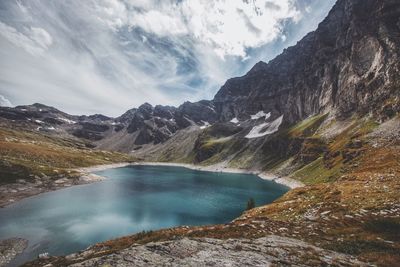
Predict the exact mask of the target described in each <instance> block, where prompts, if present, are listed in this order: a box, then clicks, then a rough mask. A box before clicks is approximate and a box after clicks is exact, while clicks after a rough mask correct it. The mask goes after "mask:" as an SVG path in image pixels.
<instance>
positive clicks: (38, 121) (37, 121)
mask: <svg viewBox="0 0 400 267" xmlns="http://www.w3.org/2000/svg"><path fill="white" fill-rule="evenodd" d="M35 122H36V123H40V124H42V123H43V121H40V120H35Z"/></svg>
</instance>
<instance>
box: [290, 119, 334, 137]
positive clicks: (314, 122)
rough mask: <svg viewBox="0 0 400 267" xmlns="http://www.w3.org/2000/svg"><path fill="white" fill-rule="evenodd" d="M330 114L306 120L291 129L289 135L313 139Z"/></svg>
mask: <svg viewBox="0 0 400 267" xmlns="http://www.w3.org/2000/svg"><path fill="white" fill-rule="evenodd" d="M328 115H329V114H321V115H316V116H313V117H310V118H308V119H305V120H303V121H301V122H299V123H297V124H296V125H294V126H292V127H291V128H289V131H288V134H289V136H291V137H300V136H308V137H311V136H312V135H313V134H314V133H315V132H316V131H317V130H318V128H319V127H320V126H321V124H322V123H323V122H324V121H325V119H326V118H327V117H328Z"/></svg>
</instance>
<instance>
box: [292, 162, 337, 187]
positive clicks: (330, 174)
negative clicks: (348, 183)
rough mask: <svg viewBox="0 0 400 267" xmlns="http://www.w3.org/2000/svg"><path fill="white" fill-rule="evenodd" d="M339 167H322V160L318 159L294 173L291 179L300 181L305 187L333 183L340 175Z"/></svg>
mask: <svg viewBox="0 0 400 267" xmlns="http://www.w3.org/2000/svg"><path fill="white" fill-rule="evenodd" d="M340 169H341V166H340V165H337V166H334V167H333V168H331V169H328V168H326V167H325V166H324V162H323V158H322V157H320V158H318V159H316V160H315V161H313V162H311V163H310V164H308V165H306V166H304V167H303V168H301V169H300V170H297V171H296V172H294V173H293V174H292V175H291V177H292V178H294V179H296V180H300V181H301V182H303V183H304V184H306V185H313V184H319V183H327V182H333V181H335V180H336V179H337V177H338V176H339V175H340Z"/></svg>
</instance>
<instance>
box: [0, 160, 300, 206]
mask: <svg viewBox="0 0 400 267" xmlns="http://www.w3.org/2000/svg"><path fill="white" fill-rule="evenodd" d="M128 166H169V167H183V168H187V169H191V170H197V171H206V172H222V173H243V174H253V175H257V176H258V177H260V178H261V179H263V180H268V181H272V182H275V183H278V184H281V185H284V186H286V187H289V188H290V189H295V188H298V187H303V186H305V185H304V184H303V183H301V182H299V181H296V180H294V179H291V178H288V177H278V176H276V175H273V174H270V173H266V172H264V173H263V172H260V171H252V170H244V169H235V168H227V167H224V166H222V165H212V166H199V165H194V164H185V163H173V162H134V163H130V162H122V163H113V164H103V165H95V166H91V167H83V168H77V169H74V170H75V171H78V172H79V173H80V174H81V175H80V177H79V179H78V180H74V181H70V180H69V179H68V178H63V179H58V180H56V181H54V182H52V183H51V184H50V185H38V184H35V183H30V182H25V183H23V184H7V185H2V186H0V192H1V193H2V194H1V197H0V208H4V207H7V206H8V205H11V204H13V203H16V202H18V201H20V200H22V199H25V198H29V197H33V196H36V195H39V194H42V193H46V192H51V191H57V190H60V189H63V188H68V187H71V186H75V185H84V184H91V183H96V182H100V181H103V180H105V179H106V178H105V177H102V176H100V175H97V174H94V173H93V172H96V171H103V170H107V169H114V168H122V167H128ZM22 189H23V190H22Z"/></svg>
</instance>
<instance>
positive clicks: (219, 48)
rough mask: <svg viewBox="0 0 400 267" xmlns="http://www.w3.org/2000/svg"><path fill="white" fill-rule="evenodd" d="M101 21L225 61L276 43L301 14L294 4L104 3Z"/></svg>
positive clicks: (285, 0) (281, 0) (284, 0)
mask: <svg viewBox="0 0 400 267" xmlns="http://www.w3.org/2000/svg"><path fill="white" fill-rule="evenodd" d="M95 7H96V8H95V9H96V10H97V11H98V14H97V15H98V19H99V20H101V21H102V22H103V23H105V24H106V25H108V26H110V27H112V28H113V29H118V28H120V27H124V26H128V27H137V28H141V29H142V30H144V31H146V32H148V33H152V34H155V35H157V36H160V37H165V36H171V35H185V36H186V38H193V39H194V40H196V41H197V42H201V43H203V44H204V45H207V46H210V47H211V48H213V50H214V52H215V53H216V54H217V55H218V56H220V57H225V56H240V57H242V58H244V57H246V49H247V48H254V47H259V46H260V45H262V44H265V43H269V42H271V41H273V40H275V39H276V38H277V37H278V36H279V34H280V32H281V30H282V27H283V24H284V22H285V21H286V20H293V21H297V20H298V19H299V18H300V16H301V14H300V12H299V11H298V10H297V9H296V6H295V4H294V1H293V0H269V1H267V0H260V1H243V0H234V1H232V0H219V1H210V0H182V1H177V2H173V1H165V2H164V4H161V3H160V2H158V1H149V3H147V4H143V3H142V2H140V1H139V3H135V2H134V1H125V2H120V1H117V0H108V1H100V2H98V3H96V4H95Z"/></svg>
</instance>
